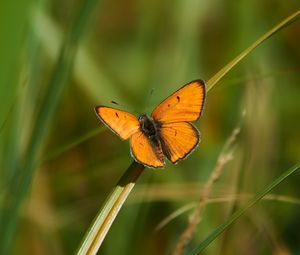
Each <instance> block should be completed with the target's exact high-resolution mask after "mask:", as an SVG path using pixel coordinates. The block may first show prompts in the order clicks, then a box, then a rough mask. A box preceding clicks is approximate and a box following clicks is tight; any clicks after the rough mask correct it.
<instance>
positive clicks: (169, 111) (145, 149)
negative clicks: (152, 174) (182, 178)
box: [95, 80, 206, 168]
mask: <svg viewBox="0 0 300 255" xmlns="http://www.w3.org/2000/svg"><path fill="white" fill-rule="evenodd" d="M205 94H206V92H205V83H204V81H202V80H195V81H192V82H190V83H188V84H186V85H185V86H183V87H182V88H180V89H179V90H177V91H175V92H174V93H173V94H172V95H171V96H169V97H168V98H167V99H165V100H164V101H163V102H161V103H160V104H159V105H158V106H157V107H156V108H155V109H154V111H153V112H152V113H151V115H150V116H149V115H147V114H141V115H139V116H138V117H136V116H134V115H132V114H131V113H128V112H125V111H122V110H119V109H115V108H111V107H106V106H97V107H96V108H95V109H96V113H97V115H98V116H99V118H100V119H101V121H102V122H103V123H104V124H105V125H107V126H108V127H109V128H110V129H111V130H112V131H113V132H115V133H116V134H117V135H119V136H120V137H121V138H123V139H125V140H126V139H128V138H129V139H130V151H131V155H132V156H133V158H134V159H135V160H136V161H137V162H139V163H141V164H143V165H145V166H148V167H153V168H159V167H163V166H164V165H165V161H164V159H165V157H166V158H167V159H168V160H169V161H170V162H172V163H173V164H176V163H177V162H178V161H179V160H181V159H184V158H186V157H187V156H188V155H190V153H191V152H192V151H193V150H194V149H195V148H196V147H197V145H198V144H199V142H200V133H199V131H198V129H197V128H196V127H195V126H194V125H193V124H191V123H190V122H191V121H195V120H197V119H198V118H199V117H200V115H201V112H202V109H203V106H204V101H205Z"/></svg>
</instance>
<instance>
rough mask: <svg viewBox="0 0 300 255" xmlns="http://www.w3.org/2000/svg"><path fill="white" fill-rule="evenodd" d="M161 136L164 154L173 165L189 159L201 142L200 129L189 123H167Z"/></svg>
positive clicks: (162, 128)
mask: <svg viewBox="0 0 300 255" xmlns="http://www.w3.org/2000/svg"><path fill="white" fill-rule="evenodd" d="M159 134H160V140H161V144H162V149H163V152H164V154H165V156H166V157H167V158H168V159H169V160H170V161H171V162H172V163H173V164H175V163H177V161H178V160H180V159H184V158H185V157H187V156H188V155H189V154H190V153H191V152H192V151H193V150H194V149H195V148H196V146H197V145H198V144H199V142H200V134H199V131H198V129H196V128H195V127H194V126H193V125H192V124H191V123H188V122H176V123H165V124H163V125H162V126H161V128H160V131H159Z"/></svg>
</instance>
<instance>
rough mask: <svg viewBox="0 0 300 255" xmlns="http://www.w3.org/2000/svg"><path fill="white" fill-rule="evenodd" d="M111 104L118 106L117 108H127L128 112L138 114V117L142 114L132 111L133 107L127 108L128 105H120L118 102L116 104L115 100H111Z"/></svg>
mask: <svg viewBox="0 0 300 255" xmlns="http://www.w3.org/2000/svg"><path fill="white" fill-rule="evenodd" d="M110 102H111V103H112V104H115V105H117V106H121V107H122V108H125V109H126V110H130V111H131V112H134V113H136V114H137V115H139V114H140V112H137V111H136V110H134V109H132V108H131V107H129V106H127V105H124V104H120V103H118V102H116V101H113V100H111V101H110Z"/></svg>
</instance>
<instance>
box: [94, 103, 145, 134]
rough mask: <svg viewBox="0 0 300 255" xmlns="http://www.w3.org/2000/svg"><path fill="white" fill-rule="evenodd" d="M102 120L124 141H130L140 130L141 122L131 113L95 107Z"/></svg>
mask: <svg viewBox="0 0 300 255" xmlns="http://www.w3.org/2000/svg"><path fill="white" fill-rule="evenodd" d="M95 110H96V113H97V115H98V117H99V118H100V120H101V121H102V122H103V123H104V124H105V125H106V126H108V127H109V128H110V129H111V130H112V131H113V132H114V133H116V134H117V135H118V136H120V137H121V138H122V139H125V140H126V139H128V138H129V137H130V136H132V135H133V134H134V133H136V132H137V131H138V130H139V126H140V124H139V121H138V119H137V117H136V116H134V115H133V114H131V113H129V112H125V111H121V110H118V109H115V108H111V107H106V106H97V107H95Z"/></svg>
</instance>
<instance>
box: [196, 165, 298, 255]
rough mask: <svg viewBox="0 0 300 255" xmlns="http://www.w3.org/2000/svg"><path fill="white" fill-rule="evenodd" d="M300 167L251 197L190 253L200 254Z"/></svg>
mask: <svg viewBox="0 0 300 255" xmlns="http://www.w3.org/2000/svg"><path fill="white" fill-rule="evenodd" d="M299 168H300V162H298V163H297V164H296V165H294V166H293V167H291V168H290V169H288V170H287V171H285V172H284V173H283V174H282V175H281V176H279V177H278V178H277V179H275V180H274V181H273V182H272V183H271V184H269V185H268V186H267V187H266V188H265V189H264V190H263V191H261V192H259V193H258V194H257V195H256V196H255V197H254V198H253V199H251V200H250V201H249V202H248V203H247V205H246V206H245V207H244V208H242V209H240V210H238V211H236V212H235V213H234V214H232V216H231V217H230V218H229V219H228V220H227V221H226V222H224V223H223V224H221V225H220V226H218V227H217V228H216V229H215V230H214V231H213V232H212V233H211V234H210V235H209V236H208V237H207V238H206V239H205V240H204V241H203V242H202V243H201V244H200V245H199V246H198V247H197V248H196V249H194V250H193V251H192V252H191V253H190V254H191V255H196V254H200V252H202V251H203V250H204V249H205V248H206V247H207V246H208V245H209V244H210V243H211V242H212V241H213V240H215V239H216V238H217V237H218V236H219V235H220V234H221V233H222V232H223V231H224V230H225V229H226V228H228V227H229V226H231V225H232V224H233V223H234V222H235V221H236V220H237V219H238V218H239V217H241V216H242V215H243V214H244V213H245V212H246V211H247V210H248V209H249V208H251V207H252V206H254V205H255V204H257V202H259V201H260V200H261V199H262V198H263V197H264V196H265V195H266V194H268V193H269V192H270V191H271V190H273V189H274V188H275V187H277V186H278V185H279V184H280V183H281V182H283V181H284V180H285V179H286V178H288V177H289V176H290V175H291V174H293V173H295V172H296V171H297V170H298V169H299Z"/></svg>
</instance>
